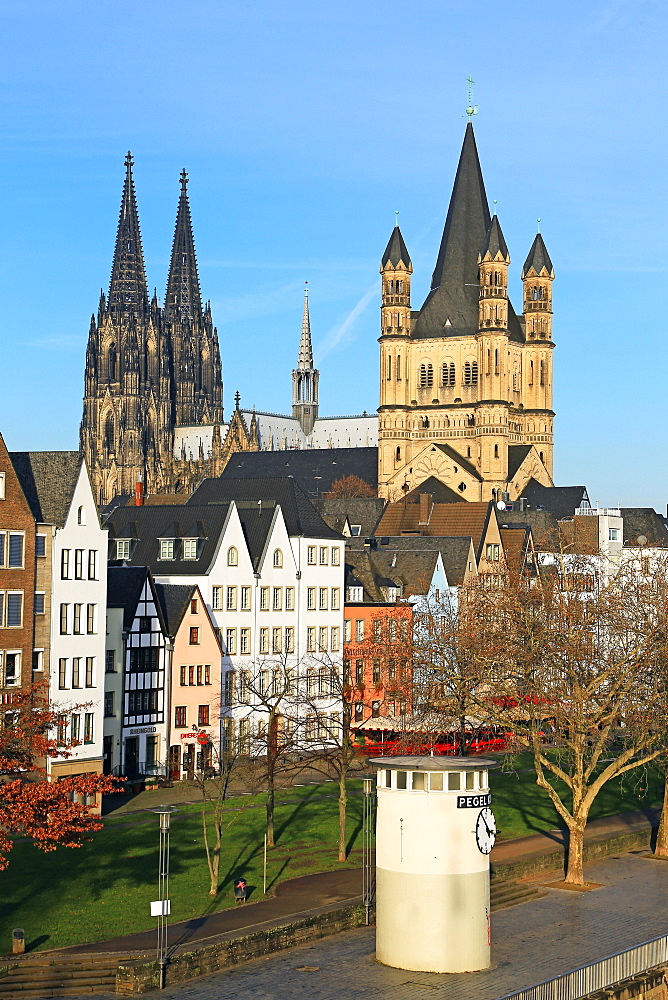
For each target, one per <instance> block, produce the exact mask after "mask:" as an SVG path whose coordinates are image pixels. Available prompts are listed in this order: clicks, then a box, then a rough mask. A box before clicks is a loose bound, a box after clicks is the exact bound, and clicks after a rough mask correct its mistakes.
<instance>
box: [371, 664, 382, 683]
mask: <svg viewBox="0 0 668 1000" xmlns="http://www.w3.org/2000/svg"><path fill="white" fill-rule="evenodd" d="M371 680H372V681H373V683H374V684H376V685H378V684H380V660H375V659H374V660H372V661H371Z"/></svg>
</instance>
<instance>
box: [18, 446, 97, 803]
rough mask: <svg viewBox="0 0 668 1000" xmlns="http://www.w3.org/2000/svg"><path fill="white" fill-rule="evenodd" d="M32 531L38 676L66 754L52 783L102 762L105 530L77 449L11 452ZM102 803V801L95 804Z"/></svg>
mask: <svg viewBox="0 0 668 1000" xmlns="http://www.w3.org/2000/svg"><path fill="white" fill-rule="evenodd" d="M10 457H11V460H12V464H13V467H14V469H15V472H16V475H17V478H18V480H19V482H20V484H21V488H22V491H23V493H24V495H25V497H26V500H27V501H28V504H29V506H30V511H31V514H32V517H33V528H32V531H33V534H34V536H35V550H36V553H37V554H36V560H35V561H36V571H35V585H34V617H35V650H34V654H33V676H34V677H35V678H36V679H37V678H41V677H43V678H45V679H48V687H49V700H50V703H51V705H52V706H54V707H55V708H56V709H58V710H59V711H61V712H62V715H61V724H60V725H61V730H60V731H61V732H62V734H63V736H64V737H65V738H67V739H69V740H71V741H72V742H73V743H74V744H76V745H74V746H73V747H72V748H71V749H70V750H69V756H67V757H62V758H54V759H51V760H49V761H47V773H48V776H49V778H50V780H52V781H57V780H58V779H59V778H61V777H64V776H66V775H75V774H77V775H78V774H98V773H100V772H101V771H102V768H103V761H102V757H103V752H102V740H103V721H102V720H103V701H104V651H105V628H104V626H105V608H106V598H107V577H106V553H107V531H106V529H103V528H102V527H101V525H100V520H99V517H98V513H97V508H96V506H95V501H94V498H93V492H92V488H91V484H90V479H89V477H88V471H87V469H86V465H85V462H84V460H83V456H82V455H81V454H80V453H79V452H74V451H64V452H12V453H11V456H10ZM97 805H98V806H99V802H98V803H97Z"/></svg>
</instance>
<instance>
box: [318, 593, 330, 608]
mask: <svg viewBox="0 0 668 1000" xmlns="http://www.w3.org/2000/svg"><path fill="white" fill-rule="evenodd" d="M327 597H328V592H327V587H321V588H320V593H319V594H318V608H319V609H320V611H326V610H327Z"/></svg>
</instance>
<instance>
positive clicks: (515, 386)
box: [513, 366, 520, 392]
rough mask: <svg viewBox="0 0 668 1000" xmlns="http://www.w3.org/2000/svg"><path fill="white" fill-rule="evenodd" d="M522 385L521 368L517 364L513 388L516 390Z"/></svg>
mask: <svg viewBox="0 0 668 1000" xmlns="http://www.w3.org/2000/svg"><path fill="white" fill-rule="evenodd" d="M519 387H520V370H519V368H518V367H517V366H515V368H514V369H513V389H514V390H515V392H517V391H518V390H519Z"/></svg>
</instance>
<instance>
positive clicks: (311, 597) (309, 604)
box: [306, 587, 315, 611]
mask: <svg viewBox="0 0 668 1000" xmlns="http://www.w3.org/2000/svg"><path fill="white" fill-rule="evenodd" d="M306 610H307V611H315V587H308V588H307V590H306Z"/></svg>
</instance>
